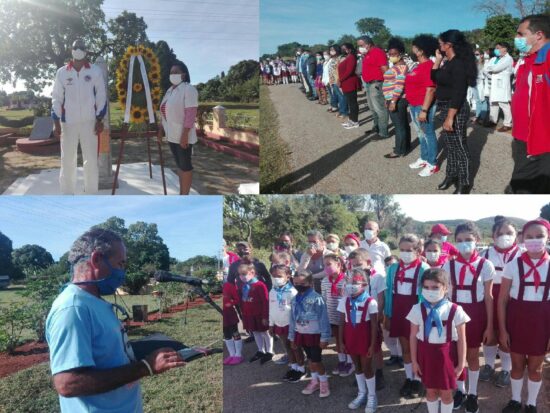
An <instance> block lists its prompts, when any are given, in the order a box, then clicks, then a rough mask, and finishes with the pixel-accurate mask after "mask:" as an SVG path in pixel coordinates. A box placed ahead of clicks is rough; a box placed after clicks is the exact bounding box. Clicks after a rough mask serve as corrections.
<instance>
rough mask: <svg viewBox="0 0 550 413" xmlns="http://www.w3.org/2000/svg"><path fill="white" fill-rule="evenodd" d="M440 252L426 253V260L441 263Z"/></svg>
mask: <svg viewBox="0 0 550 413" xmlns="http://www.w3.org/2000/svg"><path fill="white" fill-rule="evenodd" d="M439 256H440V254H439V252H426V258H427V259H428V261H430V262H437V261H439Z"/></svg>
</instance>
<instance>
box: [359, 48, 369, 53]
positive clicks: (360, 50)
mask: <svg viewBox="0 0 550 413" xmlns="http://www.w3.org/2000/svg"><path fill="white" fill-rule="evenodd" d="M359 53H361V54H365V53H367V48H366V47H360V48H359Z"/></svg>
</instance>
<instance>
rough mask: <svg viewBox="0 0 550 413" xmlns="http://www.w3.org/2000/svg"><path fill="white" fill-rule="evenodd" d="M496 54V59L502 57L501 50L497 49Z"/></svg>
mask: <svg viewBox="0 0 550 413" xmlns="http://www.w3.org/2000/svg"><path fill="white" fill-rule="evenodd" d="M494 53H495V56H496V57H500V49H495V50H494Z"/></svg>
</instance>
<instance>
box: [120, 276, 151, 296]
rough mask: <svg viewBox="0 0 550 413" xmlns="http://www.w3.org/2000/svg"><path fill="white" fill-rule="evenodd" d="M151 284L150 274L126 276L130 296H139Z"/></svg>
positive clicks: (125, 282)
mask: <svg viewBox="0 0 550 413" xmlns="http://www.w3.org/2000/svg"><path fill="white" fill-rule="evenodd" d="M148 282H149V274H146V273H145V272H136V273H129V274H126V280H125V281H124V285H125V286H126V287H128V290H129V293H130V294H139V291H140V290H141V289H142V288H143V287H145V286H146V285H147V283H148Z"/></svg>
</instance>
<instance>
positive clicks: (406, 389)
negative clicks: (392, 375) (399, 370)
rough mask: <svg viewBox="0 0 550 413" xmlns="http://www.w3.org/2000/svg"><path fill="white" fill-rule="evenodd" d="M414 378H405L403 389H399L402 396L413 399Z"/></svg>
mask: <svg viewBox="0 0 550 413" xmlns="http://www.w3.org/2000/svg"><path fill="white" fill-rule="evenodd" d="M411 387H412V380H411V379H407V380H405V383H404V384H403V386H402V387H401V389H400V390H399V395H400V396H401V397H405V398H406V399H412V397H413V396H412V389H411Z"/></svg>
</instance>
